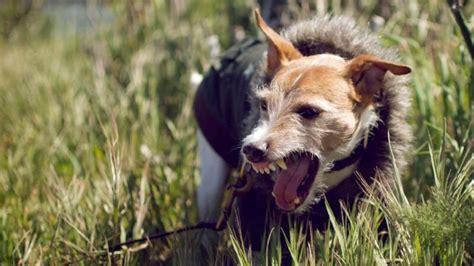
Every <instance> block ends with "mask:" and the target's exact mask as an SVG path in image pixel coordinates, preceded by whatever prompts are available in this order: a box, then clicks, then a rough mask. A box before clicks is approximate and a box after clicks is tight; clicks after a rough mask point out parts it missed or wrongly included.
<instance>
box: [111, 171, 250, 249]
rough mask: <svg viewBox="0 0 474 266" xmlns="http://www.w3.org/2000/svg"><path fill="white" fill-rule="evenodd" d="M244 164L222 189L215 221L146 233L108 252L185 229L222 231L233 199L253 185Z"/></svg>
mask: <svg viewBox="0 0 474 266" xmlns="http://www.w3.org/2000/svg"><path fill="white" fill-rule="evenodd" d="M245 166H246V163H243V164H242V167H241V168H240V171H239V175H238V177H237V178H236V179H233V178H231V180H230V181H229V182H228V183H227V185H226V188H225V190H224V194H223V197H222V203H221V214H220V216H219V219H218V220H217V222H215V223H212V222H211V223H208V222H204V221H201V222H198V223H197V224H194V225H190V226H185V227H182V228H178V229H175V230H173V231H166V232H162V233H156V234H150V235H146V236H145V237H143V238H139V239H133V240H129V241H125V242H122V243H119V244H116V245H114V246H111V247H109V248H108V252H109V253H110V252H112V253H113V252H116V251H119V250H121V249H122V248H123V247H127V246H131V245H133V244H137V243H142V242H150V241H151V240H155V239H160V238H165V237H168V236H170V235H174V234H179V233H183V232H187V231H193V230H198V229H208V230H213V231H216V232H219V231H222V230H224V229H225V228H226V224H227V220H228V219H229V217H230V215H231V214H232V205H233V203H234V200H235V198H236V197H237V196H239V195H242V194H244V193H246V192H248V191H249V190H250V189H251V188H252V185H253V180H252V178H251V176H250V175H246V174H245V172H244V171H245Z"/></svg>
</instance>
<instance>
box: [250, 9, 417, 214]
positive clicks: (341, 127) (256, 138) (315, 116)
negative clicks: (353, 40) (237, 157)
mask: <svg viewBox="0 0 474 266" xmlns="http://www.w3.org/2000/svg"><path fill="white" fill-rule="evenodd" d="M255 15H256V19H257V24H258V26H259V28H260V29H261V30H262V31H263V33H264V34H265V36H266V37H267V41H268V51H267V65H266V75H267V79H268V80H269V82H268V83H267V84H268V85H264V86H262V87H261V88H258V89H257V90H256V97H257V99H258V101H259V106H260V107H259V120H258V123H257V124H256V125H255V127H254V128H253V129H252V131H251V132H250V134H249V135H248V136H246V137H245V139H244V141H243V145H242V153H243V156H244V158H246V160H247V161H248V162H249V163H250V164H251V165H252V167H253V169H254V170H255V171H256V172H259V173H261V174H265V173H266V174H267V175H270V176H271V177H272V178H273V180H274V181H275V184H274V187H273V196H274V197H275V200H276V203H277V205H278V207H279V208H280V209H282V210H284V211H289V212H291V211H296V212H301V211H304V210H305V209H306V207H307V206H309V205H310V204H311V202H312V201H314V199H315V198H316V197H318V196H319V195H321V194H322V192H324V191H325V190H326V189H328V188H331V187H333V186H335V185H337V183H338V182H340V181H341V180H342V179H343V178H345V177H346V176H348V175H350V174H352V172H353V171H354V169H352V171H351V172H349V173H345V172H341V175H343V176H338V175H337V174H336V175H333V176H331V175H327V174H324V172H325V170H328V169H329V168H330V167H331V165H332V163H333V162H334V161H337V160H340V159H343V158H345V157H347V156H349V155H350V154H351V152H352V151H353V150H354V149H355V147H356V146H357V145H358V144H359V143H360V141H361V139H363V137H364V134H365V133H366V130H367V129H368V128H369V127H370V126H371V125H373V124H375V123H376V120H377V115H376V114H375V112H374V111H373V100H374V96H375V95H376V94H377V93H378V92H379V90H381V89H382V87H383V79H384V75H385V73H386V72H391V73H392V74H394V75H404V74H408V73H410V68H409V67H407V66H404V65H400V64H396V63H392V62H387V61H384V60H381V59H379V58H377V57H374V56H370V55H361V56H357V57H355V58H353V59H351V60H345V59H343V58H342V57H340V56H337V55H333V54H319V55H313V56H303V55H302V54H301V53H300V52H299V51H298V50H297V49H296V48H295V47H294V46H293V45H292V43H291V42H290V41H288V40H286V39H284V38H283V37H281V36H280V35H278V34H277V33H276V32H274V31H273V30H272V29H271V28H270V27H268V25H267V24H266V23H265V21H264V20H263V19H262V18H261V16H260V14H259V13H258V11H256V12H255ZM344 175H345V176H344Z"/></svg>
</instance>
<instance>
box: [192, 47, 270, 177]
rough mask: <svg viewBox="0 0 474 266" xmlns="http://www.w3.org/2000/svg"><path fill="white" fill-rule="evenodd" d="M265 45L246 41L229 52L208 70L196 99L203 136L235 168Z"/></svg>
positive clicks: (196, 110) (197, 117)
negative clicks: (249, 94) (254, 77)
mask: <svg viewBox="0 0 474 266" xmlns="http://www.w3.org/2000/svg"><path fill="white" fill-rule="evenodd" d="M266 48H267V46H266V44H265V43H263V42H261V41H259V40H257V39H254V38H249V39H246V40H244V41H242V42H240V43H238V44H236V45H235V46H233V47H232V48H230V50H228V51H227V52H226V53H225V54H224V55H223V56H222V59H221V61H220V64H218V65H214V66H212V67H211V69H210V70H209V71H208V73H207V74H206V76H205V77H204V79H203V81H202V82H201V84H200V85H199V87H198V90H197V93H196V96H195V99H194V113H195V116H196V120H197V123H198V125H199V128H200V129H201V131H202V133H203V135H204V137H205V138H206V140H207V141H208V142H209V144H210V145H211V146H212V148H213V149H214V150H215V151H216V152H217V153H218V154H219V155H220V156H221V157H222V158H223V159H224V160H225V161H226V162H227V164H229V165H230V166H231V167H233V168H237V167H238V163H239V156H240V147H241V142H242V138H243V136H242V130H243V127H244V124H243V121H244V119H245V118H246V117H247V115H248V112H249V103H248V101H247V100H248V93H249V90H250V81H251V79H252V77H253V76H254V75H255V73H256V70H257V68H258V67H259V64H260V62H261V58H262V56H263V53H264V51H266Z"/></svg>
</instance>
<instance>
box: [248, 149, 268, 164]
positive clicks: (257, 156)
mask: <svg viewBox="0 0 474 266" xmlns="http://www.w3.org/2000/svg"><path fill="white" fill-rule="evenodd" d="M264 146H265V147H264ZM264 146H262V147H257V146H255V145H252V144H248V145H245V146H244V147H243V149H242V152H243V153H244V154H245V157H246V158H247V160H249V161H250V162H252V163H259V162H262V161H263V160H264V159H265V154H266V153H267V148H266V145H264Z"/></svg>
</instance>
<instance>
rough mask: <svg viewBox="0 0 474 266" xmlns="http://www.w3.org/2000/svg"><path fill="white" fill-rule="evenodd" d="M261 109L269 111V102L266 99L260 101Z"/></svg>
mask: <svg viewBox="0 0 474 266" xmlns="http://www.w3.org/2000/svg"><path fill="white" fill-rule="evenodd" d="M260 109H261V110H262V111H267V102H266V101H264V100H262V101H260Z"/></svg>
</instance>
